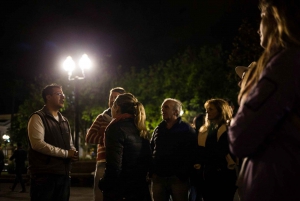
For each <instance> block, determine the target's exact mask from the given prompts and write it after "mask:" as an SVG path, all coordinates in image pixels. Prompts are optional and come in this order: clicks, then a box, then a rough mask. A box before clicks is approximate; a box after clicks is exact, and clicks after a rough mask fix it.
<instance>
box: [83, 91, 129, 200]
mask: <svg viewBox="0 0 300 201" xmlns="http://www.w3.org/2000/svg"><path fill="white" fill-rule="evenodd" d="M123 93H125V90H124V89H123V88H122V87H116V88H113V89H111V90H110V94H109V101H108V106H109V108H108V109H106V110H105V111H104V112H102V113H101V114H99V115H98V116H97V118H96V119H95V121H94V122H93V124H92V126H91V127H90V129H89V130H88V132H87V134H86V138H85V141H86V142H87V143H90V144H98V146H97V163H96V170H95V175H94V201H102V200H103V194H102V192H101V190H100V189H99V188H98V182H99V180H100V178H102V177H103V174H104V170H105V164H106V155H105V146H104V131H105V129H106V127H107V125H108V124H109V123H110V121H111V120H112V117H111V107H112V105H113V102H114V100H115V99H116V98H117V96H118V95H119V94H123Z"/></svg>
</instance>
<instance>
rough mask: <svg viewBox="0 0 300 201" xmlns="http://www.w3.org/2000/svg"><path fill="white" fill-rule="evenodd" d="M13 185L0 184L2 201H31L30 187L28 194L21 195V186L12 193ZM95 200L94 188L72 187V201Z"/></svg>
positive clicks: (0, 198)
mask: <svg viewBox="0 0 300 201" xmlns="http://www.w3.org/2000/svg"><path fill="white" fill-rule="evenodd" d="M11 185H12V183H0V200H1V201H14V200H21V201H29V200H30V196H29V191H30V186H26V191H27V192H26V193H19V192H18V191H19V190H21V186H20V184H18V186H17V187H16V189H15V191H14V192H12V191H11V190H10V189H9V187H10V186H11ZM92 199H93V188H92V187H72V186H71V195H70V201H91V200H92Z"/></svg>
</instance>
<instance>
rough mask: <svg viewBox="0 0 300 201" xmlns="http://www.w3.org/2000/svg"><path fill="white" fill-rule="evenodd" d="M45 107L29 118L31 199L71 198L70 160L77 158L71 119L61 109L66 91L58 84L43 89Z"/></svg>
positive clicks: (51, 200) (65, 200) (66, 200)
mask: <svg viewBox="0 0 300 201" xmlns="http://www.w3.org/2000/svg"><path fill="white" fill-rule="evenodd" d="M42 96H43V99H44V102H45V105H44V107H43V108H42V109H41V110H39V111H36V112H34V113H33V114H32V115H31V117H30V119H29V122H28V138H29V146H30V148H29V152H28V161H29V168H28V169H29V172H30V174H31V189H30V191H31V192H30V196H31V200H32V201H36V200H44V201H53V200H61V201H68V200H69V197H70V178H69V173H70V164H71V161H72V160H78V152H77V151H76V149H75V147H74V145H73V142H72V138H71V132H70V126H69V122H68V120H67V119H66V118H65V117H64V116H62V114H61V113H60V112H59V110H60V109H61V108H62V107H63V106H64V101H65V95H64V93H63V91H62V87H61V86H59V85H56V84H51V85H48V86H46V87H45V88H44V89H43V91H42Z"/></svg>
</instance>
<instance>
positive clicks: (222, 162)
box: [28, 0, 300, 201]
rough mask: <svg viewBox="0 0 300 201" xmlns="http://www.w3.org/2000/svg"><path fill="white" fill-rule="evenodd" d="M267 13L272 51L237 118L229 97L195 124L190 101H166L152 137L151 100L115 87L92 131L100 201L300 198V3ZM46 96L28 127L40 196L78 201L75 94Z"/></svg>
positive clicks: (265, 1)
mask: <svg viewBox="0 0 300 201" xmlns="http://www.w3.org/2000/svg"><path fill="white" fill-rule="evenodd" d="M259 8H260V10H261V22H260V28H259V31H258V33H259V35H260V40H261V46H262V47H263V48H264V52H263V54H262V55H261V57H260V59H259V60H258V61H257V62H255V63H253V64H252V65H250V68H244V70H243V71H242V73H240V77H241V78H242V79H241V82H240V87H241V89H240V93H239V96H238V100H239V105H240V106H239V109H238V111H237V113H236V114H235V115H234V117H233V111H232V108H230V105H229V104H228V102H227V101H225V100H223V99H217V98H216V99H210V100H207V101H206V103H205V105H204V107H205V109H206V115H205V118H204V121H203V119H202V118H201V116H200V117H197V118H196V119H195V120H196V121H195V128H193V127H192V126H191V125H190V124H189V123H186V122H184V121H183V120H182V119H181V115H182V104H181V102H180V101H179V100H176V99H173V98H166V99H165V100H164V101H163V102H162V105H161V114H162V122H161V123H160V124H159V125H157V127H156V128H155V130H154V131H153V133H152V135H151V134H149V133H148V132H147V130H146V125H145V120H146V113H145V109H144V107H143V105H142V103H140V102H139V101H138V99H137V98H136V97H135V96H134V95H133V94H131V93H126V92H125V90H124V89H123V88H121V87H117V88H113V89H112V90H111V91H110V97H109V108H108V109H107V110H105V111H104V112H103V113H101V114H100V115H99V116H98V117H97V118H96V120H95V121H94V122H93V124H92V126H91V128H90V129H89V130H88V133H87V135H86V142H88V143H92V144H98V149H97V166H96V171H95V183H94V195H95V201H96V200H97V201H98V200H104V201H118V200H130V201H147V200H154V201H167V200H169V199H172V200H174V201H177V200H179V201H188V200H189V199H191V198H193V199H196V200H201V199H203V200H204V201H209V200H233V196H234V193H235V191H236V189H237V188H238V195H239V196H240V199H241V200H243V201H248V200H249V201H250V200H251V201H253V200H264V201H266V200H272V201H274V200H275V201H276V200H292V201H293V200H299V199H300V191H299V190H298V189H299V182H298V180H299V178H300V171H299V167H300V157H299V155H300V106H299V104H297V103H298V102H299V101H300V15H299V11H300V1H298V0H260V4H259ZM42 96H43V99H44V101H45V106H44V107H43V108H42V109H41V110H39V111H37V112H35V113H34V114H33V115H32V116H31V118H30V120H29V123H28V137H29V142H30V149H29V156H28V158H29V171H30V173H31V193H30V195H31V200H33V201H35V200H68V199H69V194H70V188H69V187H70V183H69V182H70V180H69V171H70V165H71V162H72V161H76V160H77V159H78V153H77V151H76V150H75V148H74V146H73V142H72V138H71V132H70V127H69V124H68V121H67V119H66V118H65V117H63V116H62V114H61V113H60V112H59V109H61V108H62V107H63V105H64V100H65V98H64V94H63V92H62V88H61V86H58V85H49V86H46V87H45V88H44V90H43V92H42ZM238 159H239V160H240V162H241V161H242V164H243V165H242V167H241V170H240V173H239V176H238V179H237V175H236V171H235V166H236V164H237V161H238ZM149 184H150V185H149ZM236 185H237V186H236ZM194 195H196V196H194Z"/></svg>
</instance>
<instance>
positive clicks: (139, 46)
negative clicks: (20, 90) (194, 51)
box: [0, 0, 258, 113]
mask: <svg viewBox="0 0 300 201" xmlns="http://www.w3.org/2000/svg"><path fill="white" fill-rule="evenodd" d="M5 2H6V3H5ZM0 7H1V8H0V12H1V14H0V15H1V18H0V19H1V21H0V22H1V24H0V29H1V38H0V59H1V60H0V61H1V68H0V69H1V70H0V79H1V82H3V81H4V80H9V79H26V80H30V79H32V78H33V77H34V76H36V75H38V74H40V73H53V72H58V73H61V72H62V71H61V65H60V64H61V63H62V61H63V60H64V59H65V58H66V56H68V55H71V56H73V57H75V58H76V57H79V56H81V55H82V53H86V54H88V55H89V57H90V58H91V59H92V60H93V62H94V68H101V65H100V64H101V62H103V61H106V62H108V63H109V64H110V66H112V67H116V66H118V65H122V66H124V67H125V68H129V67H131V66H136V67H138V68H145V67H147V66H149V65H152V64H155V63H158V62H159V61H161V60H168V59H170V58H172V57H173V56H174V55H176V54H177V53H180V52H183V51H184V50H185V49H186V48H187V47H188V46H190V47H201V46H202V45H211V44H216V43H222V44H223V45H224V46H225V47H230V44H231V43H232V41H233V38H234V36H235V35H236V34H237V29H238V27H239V25H240V24H241V21H242V19H243V18H246V17H250V18H253V17H255V16H256V15H258V9H257V0H182V1H176V0H161V1H132V0H128V1H121V0H120V1H114V0H104V1H101V0H97V1H91V0H84V1H82V0H78V1H75V0H51V1H50V0H49V1H42V0H41V1H32V0H29V1H25V0H23V1H4V2H3V1H2V3H1V6H0ZM0 84H1V83H0ZM2 90H3V89H2ZM0 113H1V111H0Z"/></svg>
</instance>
